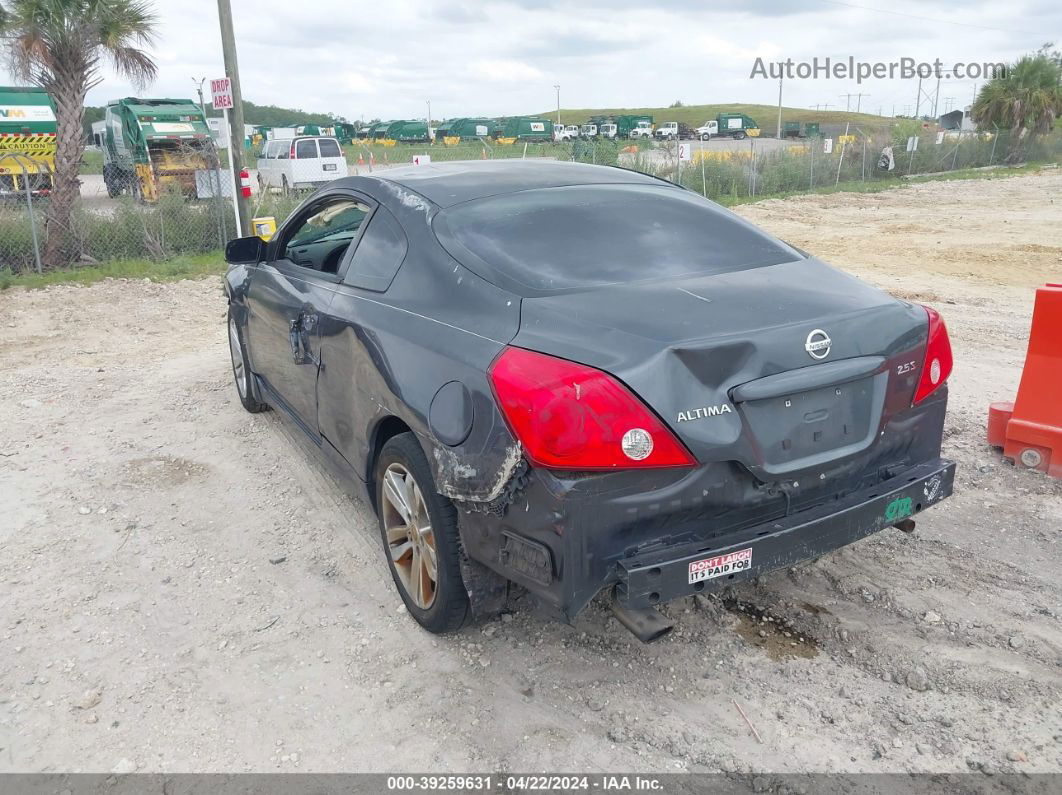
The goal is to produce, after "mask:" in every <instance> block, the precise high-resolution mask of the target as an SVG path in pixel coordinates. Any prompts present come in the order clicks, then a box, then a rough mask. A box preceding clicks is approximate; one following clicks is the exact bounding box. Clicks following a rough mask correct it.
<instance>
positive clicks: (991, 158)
mask: <svg viewBox="0 0 1062 795" xmlns="http://www.w3.org/2000/svg"><path fill="white" fill-rule="evenodd" d="M992 126H993V127H994V128H995V132H993V133H992V154H990V155H989V156H988V165H992V164H993V163H994V162H995V160H996V142H997V141H998V140H999V127H996V126H995V125H992Z"/></svg>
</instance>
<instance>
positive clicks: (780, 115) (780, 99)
mask: <svg viewBox="0 0 1062 795" xmlns="http://www.w3.org/2000/svg"><path fill="white" fill-rule="evenodd" d="M778 140H779V141H780V140H782V78H781V77H779V78H778Z"/></svg>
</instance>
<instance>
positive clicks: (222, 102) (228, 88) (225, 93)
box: [210, 77, 232, 110]
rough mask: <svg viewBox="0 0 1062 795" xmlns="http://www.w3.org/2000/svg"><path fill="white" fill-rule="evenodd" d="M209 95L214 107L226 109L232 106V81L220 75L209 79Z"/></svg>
mask: <svg viewBox="0 0 1062 795" xmlns="http://www.w3.org/2000/svg"><path fill="white" fill-rule="evenodd" d="M210 96H211V101H212V102H213V103H214V107H215V108H219V109H221V108H224V109H225V110H228V109H229V108H231V107H232V81H231V80H229V78H227V77H220V78H218V79H217V80H211V81H210Z"/></svg>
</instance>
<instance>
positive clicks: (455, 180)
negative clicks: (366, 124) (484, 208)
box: [341, 158, 669, 207]
mask: <svg viewBox="0 0 1062 795" xmlns="http://www.w3.org/2000/svg"><path fill="white" fill-rule="evenodd" d="M365 176H368V177H370V178H372V179H375V180H377V181H379V182H390V183H394V184H397V185H400V186H402V187H403V188H406V189H408V190H411V191H414V192H416V193H419V194H420V195H421V196H423V197H424V198H426V199H428V200H429V201H431V202H434V203H435V204H437V205H439V206H440V207H450V206H452V205H455V204H460V203H462V202H466V201H473V200H475V199H482V198H486V197H487V196H499V195H503V194H506V193H515V192H517V191H522V190H532V189H536V188H559V187H565V186H570V185H624V184H626V185H630V184H635V185H666V184H669V183H667V182H666V181H664V180H660V179H657V178H656V177H651V176H648V175H646V174H641V173H639V172H637V171H628V170H627V169H622V168H610V167H607V166H592V165H588V164H586V163H569V162H565V161H561V160H544V159H542V158H534V159H531V160H523V159H515V158H514V159H511V160H486V161H477V160H470V161H454V162H448V163H430V164H425V165H422V166H403V167H399V168H393V169H388V170H386V171H378V172H376V173H374V174H371V175H363V177H362V178H364V177H365ZM353 179H358V178H357V177H355V178H353ZM341 181H342V180H341Z"/></svg>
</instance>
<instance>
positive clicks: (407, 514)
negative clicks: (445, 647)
mask: <svg viewBox="0 0 1062 795" xmlns="http://www.w3.org/2000/svg"><path fill="white" fill-rule="evenodd" d="M381 507H382V510H383V524H384V535H385V537H386V540H387V551H388V554H390V556H391V562H392V563H393V564H394V567H395V572H396V573H397V574H398V579H399V581H400V582H401V583H402V588H403V589H404V590H405V592H406V595H407V596H408V597H409V598H410V599H411V600H412V601H413V603H414V604H415V605H416V606H417V607H419V608H421V609H422V610H427V609H428V608H430V607H431V606H432V605H433V604H434V603H435V592H436V589H437V587H438V580H439V563H438V553H437V551H436V548H435V534H434V533H433V531H432V527H431V517H430V516H429V515H428V506H427V504H426V503H425V502H424V495H423V494H422V493H421V490H420V486H419V485H418V484H417V481H416V479H414V477H413V474H412V473H411V472H410V471H409V470H408V469H406V468H405V467H404V466H403V465H402V464H399V463H394V464H391V465H390V466H389V467H387V469H386V470H385V471H384V476H383V505H382V506H381Z"/></svg>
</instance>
